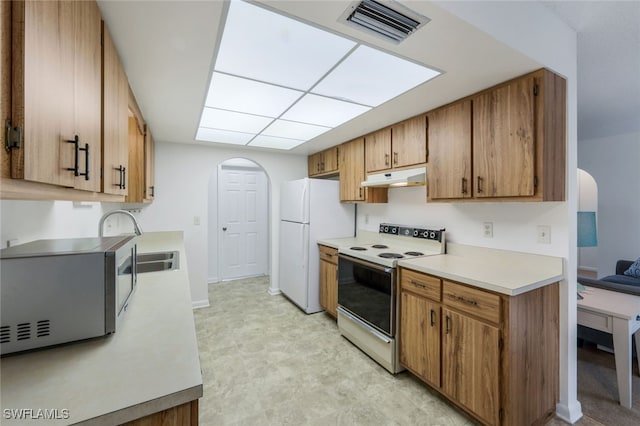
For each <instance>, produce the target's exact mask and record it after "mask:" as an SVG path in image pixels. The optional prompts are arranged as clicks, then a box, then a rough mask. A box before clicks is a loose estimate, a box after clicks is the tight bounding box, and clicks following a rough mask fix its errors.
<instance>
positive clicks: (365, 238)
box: [318, 230, 378, 249]
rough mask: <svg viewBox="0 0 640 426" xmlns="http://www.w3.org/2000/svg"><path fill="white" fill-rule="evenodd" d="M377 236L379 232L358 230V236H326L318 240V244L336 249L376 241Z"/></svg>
mask: <svg viewBox="0 0 640 426" xmlns="http://www.w3.org/2000/svg"><path fill="white" fill-rule="evenodd" d="M377 237H378V233H377V232H371V231H363V230H358V233H357V236H355V237H344V238H326V239H321V240H318V244H321V245H323V246H327V247H331V248H334V249H338V248H340V247H351V246H357V245H362V244H372V243H374V242H375V241H376V238H377Z"/></svg>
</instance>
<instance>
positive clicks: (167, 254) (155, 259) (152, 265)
mask: <svg viewBox="0 0 640 426" xmlns="http://www.w3.org/2000/svg"><path fill="white" fill-rule="evenodd" d="M179 259H180V253H179V252H177V251H161V252H156V253H140V254H138V255H137V256H136V266H137V269H138V273H140V274H143V273H145V272H159V271H173V270H175V269H178V268H179V267H180V262H179Z"/></svg>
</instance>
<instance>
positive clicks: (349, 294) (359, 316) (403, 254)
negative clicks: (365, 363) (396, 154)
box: [338, 223, 445, 374]
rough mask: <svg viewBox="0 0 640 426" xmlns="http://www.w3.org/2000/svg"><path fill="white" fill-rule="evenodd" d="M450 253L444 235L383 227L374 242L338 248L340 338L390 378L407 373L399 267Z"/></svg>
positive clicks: (438, 231)
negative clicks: (401, 347) (399, 339)
mask: <svg viewBox="0 0 640 426" xmlns="http://www.w3.org/2000/svg"><path fill="white" fill-rule="evenodd" d="M444 253H445V229H444V228H439V227H438V228H426V227H411V226H403V225H393V224H388V223H383V224H380V227H379V231H378V236H377V238H375V242H373V243H369V244H363V245H357V246H349V247H339V248H338V328H339V329H340V333H341V334H342V335H343V336H344V337H346V338H347V339H349V340H350V341H351V342H352V343H353V344H355V345H356V346H358V347H359V348H360V349H361V350H362V351H364V352H365V353H366V354H367V355H369V356H370V357H371V358H373V359H374V360H375V361H377V362H378V363H379V364H380V365H382V366H383V367H384V368H386V369H387V370H389V371H390V372H391V373H394V374H395V373H397V372H399V371H401V370H402V368H401V367H400V363H399V357H398V348H397V345H396V338H395V337H396V331H397V323H398V319H397V312H398V309H397V303H398V302H397V297H396V296H397V293H398V282H397V274H396V264H397V262H398V260H401V259H414V258H418V257H423V256H436V255H441V254H444Z"/></svg>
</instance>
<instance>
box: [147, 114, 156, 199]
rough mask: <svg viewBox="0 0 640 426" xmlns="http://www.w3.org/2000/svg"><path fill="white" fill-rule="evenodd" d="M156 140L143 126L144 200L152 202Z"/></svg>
mask: <svg viewBox="0 0 640 426" xmlns="http://www.w3.org/2000/svg"><path fill="white" fill-rule="evenodd" d="M155 163H156V142H155V140H154V139H153V135H152V134H151V130H150V129H149V127H148V126H145V133H144V201H145V202H152V201H153V199H154V197H155V196H156V183H155V181H156V179H155V173H156V167H155Z"/></svg>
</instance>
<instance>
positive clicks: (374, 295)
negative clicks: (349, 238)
mask: <svg viewBox="0 0 640 426" xmlns="http://www.w3.org/2000/svg"><path fill="white" fill-rule="evenodd" d="M394 300H395V269H394V268H389V267H385V266H381V265H376V264H375V263H371V262H366V261H363V260H360V259H356V258H354V257H351V256H346V255H343V254H339V255H338V305H340V306H342V307H343V308H344V309H346V310H347V311H348V312H349V313H351V314H353V315H355V316H357V317H358V318H360V319H361V320H363V321H364V322H366V323H367V324H369V325H371V326H372V327H374V328H376V329H377V330H379V331H381V332H382V333H384V334H386V335H387V336H389V337H394V335H395V303H394Z"/></svg>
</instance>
